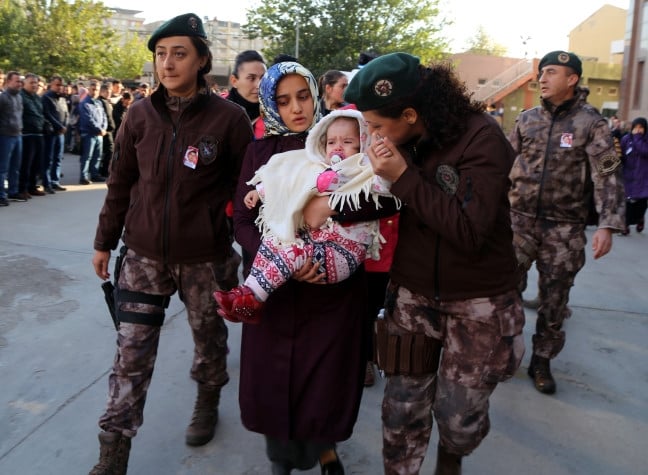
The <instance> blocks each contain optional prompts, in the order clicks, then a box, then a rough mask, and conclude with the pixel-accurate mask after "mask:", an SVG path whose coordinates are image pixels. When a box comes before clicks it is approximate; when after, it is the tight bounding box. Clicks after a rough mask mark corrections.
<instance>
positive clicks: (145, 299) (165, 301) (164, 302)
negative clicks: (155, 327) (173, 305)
mask: <svg viewBox="0 0 648 475" xmlns="http://www.w3.org/2000/svg"><path fill="white" fill-rule="evenodd" d="M119 301H120V302H128V303H143V304H147V305H156V306H158V307H162V308H168V307H169V302H170V301H171V297H169V296H164V295H152V294H145V293H142V292H132V291H130V290H123V289H119Z"/></svg>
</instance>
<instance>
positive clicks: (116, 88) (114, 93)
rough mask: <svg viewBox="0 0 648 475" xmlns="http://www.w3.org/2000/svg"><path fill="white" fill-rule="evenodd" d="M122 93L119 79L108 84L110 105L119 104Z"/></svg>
mask: <svg viewBox="0 0 648 475" xmlns="http://www.w3.org/2000/svg"><path fill="white" fill-rule="evenodd" d="M123 91H124V85H123V84H122V82H121V81H120V80H119V79H113V80H112V81H111V82H110V103H111V104H112V105H115V104H117V103H118V102H119V100H120V99H121V96H122V92H123Z"/></svg>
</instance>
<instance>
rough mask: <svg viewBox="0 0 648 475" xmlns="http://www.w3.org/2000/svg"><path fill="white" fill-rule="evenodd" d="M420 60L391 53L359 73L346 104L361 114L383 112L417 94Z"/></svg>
mask: <svg viewBox="0 0 648 475" xmlns="http://www.w3.org/2000/svg"><path fill="white" fill-rule="evenodd" d="M419 65H420V60H419V58H417V57H416V56H412V55H411V54H407V53H390V54H386V55H384V56H379V57H378V58H376V59H374V60H372V61H370V62H369V63H368V64H367V65H366V66H364V67H363V68H362V69H360V71H358V72H357V73H356V74H355V76H353V79H351V82H350V83H349V86H348V87H347V88H346V91H345V92H344V100H345V101H346V102H349V103H351V104H355V106H356V107H357V108H358V110H360V111H366V110H372V109H379V108H381V107H383V106H386V105H388V104H390V103H392V102H393V101H394V100H396V99H400V98H401V97H404V96H408V95H410V94H412V93H413V92H414V89H415V88H416V86H417V84H418V83H419V79H420V74H419Z"/></svg>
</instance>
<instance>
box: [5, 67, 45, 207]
mask: <svg viewBox="0 0 648 475" xmlns="http://www.w3.org/2000/svg"><path fill="white" fill-rule="evenodd" d="M39 88H40V86H39V78H38V76H37V75H36V74H33V73H29V74H27V75H26V76H25V80H24V82H23V89H22V91H20V94H21V95H22V100H23V130H22V152H23V153H22V161H21V163H20V178H19V180H18V194H17V195H9V199H16V200H18V199H19V200H20V201H26V200H28V199H29V198H31V197H32V196H45V194H46V193H45V192H44V191H41V190H39V189H38V186H37V185H36V180H37V178H38V174H39V173H40V172H41V168H42V167H43V154H44V140H43V129H44V127H45V123H46V122H45V116H44V115H43V103H42V102H41V97H40V96H39V95H38V89H39ZM48 125H49V124H48Z"/></svg>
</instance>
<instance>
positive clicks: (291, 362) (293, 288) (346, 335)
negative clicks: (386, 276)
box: [234, 136, 370, 442]
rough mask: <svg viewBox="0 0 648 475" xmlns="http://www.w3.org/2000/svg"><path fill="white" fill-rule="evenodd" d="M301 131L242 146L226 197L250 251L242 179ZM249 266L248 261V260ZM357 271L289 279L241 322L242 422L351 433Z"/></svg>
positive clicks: (337, 435) (361, 302)
mask: <svg viewBox="0 0 648 475" xmlns="http://www.w3.org/2000/svg"><path fill="white" fill-rule="evenodd" d="M304 140H305V136H282V137H270V138H266V139H264V140H260V141H257V142H253V143H251V144H250V145H249V147H248V149H247V153H246V156H245V159H244V161H243V168H242V170H241V175H240V179H239V185H238V188H237V191H236V196H235V200H234V229H235V236H236V240H237V241H238V242H239V244H241V246H242V247H243V249H244V251H247V252H248V253H249V254H250V255H251V256H254V254H255V252H256V250H257V248H258V246H259V242H260V236H259V232H258V229H257V228H256V226H255V225H254V220H255V218H256V216H257V211H256V210H248V209H246V208H245V206H244V205H243V197H244V196H245V194H246V193H247V192H248V191H249V190H250V189H251V187H250V186H249V185H246V184H245V182H246V181H248V180H250V179H251V178H252V176H253V175H254V172H255V171H256V170H257V169H258V168H259V167H260V166H261V165H263V164H265V163H266V162H267V161H268V160H269V159H270V157H271V156H272V155H273V154H275V153H280V152H286V151H289V150H296V149H299V148H303V147H304ZM248 264H249V262H248ZM366 304H367V302H366V282H365V275H364V270H363V269H361V270H359V271H357V272H356V273H355V274H354V275H353V276H351V277H350V278H349V279H347V280H345V281H343V282H341V283H338V284H330V285H313V284H307V283H303V282H297V281H295V280H290V281H289V282H288V283H287V284H286V285H284V286H282V287H281V288H279V289H278V290H277V291H275V292H273V293H272V294H271V295H270V298H269V299H268V301H267V303H266V306H265V308H264V314H263V316H262V319H261V323H260V324H259V325H247V324H244V326H243V336H242V341H241V370H240V378H241V379H240V388H239V403H240V407H241V419H242V421H243V425H244V426H245V427H246V428H247V429H249V430H251V431H255V432H259V433H261V434H264V435H268V436H271V437H275V438H279V439H285V440H287V439H295V440H301V441H314V442H337V441H341V440H345V439H348V438H349V437H350V436H351V432H352V430H353V426H354V424H355V422H356V419H357V416H358V409H359V406H360V398H361V396H362V389H363V378H364V369H365V364H366V354H367V343H368V338H369V335H370V332H369V328H368V325H369V322H368V321H367V318H366V314H367V311H366Z"/></svg>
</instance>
